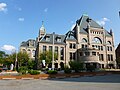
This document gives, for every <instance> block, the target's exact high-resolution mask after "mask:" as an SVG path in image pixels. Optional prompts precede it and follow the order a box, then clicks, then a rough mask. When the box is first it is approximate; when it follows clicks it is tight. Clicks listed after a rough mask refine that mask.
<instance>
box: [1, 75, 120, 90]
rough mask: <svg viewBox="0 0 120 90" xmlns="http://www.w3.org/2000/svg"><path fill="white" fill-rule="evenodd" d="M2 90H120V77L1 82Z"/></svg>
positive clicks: (106, 76)
mask: <svg viewBox="0 0 120 90" xmlns="http://www.w3.org/2000/svg"><path fill="white" fill-rule="evenodd" d="M0 90H120V75H117V74H113V75H105V76H93V77H88V76H86V77H79V78H65V79H50V80H39V79H36V80H35V79H33V80H0Z"/></svg>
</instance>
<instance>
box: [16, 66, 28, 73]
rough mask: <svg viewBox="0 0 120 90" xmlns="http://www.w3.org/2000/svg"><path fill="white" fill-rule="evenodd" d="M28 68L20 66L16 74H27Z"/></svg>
mask: <svg viewBox="0 0 120 90" xmlns="http://www.w3.org/2000/svg"><path fill="white" fill-rule="evenodd" d="M27 71H28V68H27V67H26V66H22V67H19V68H18V72H19V73H22V74H27Z"/></svg>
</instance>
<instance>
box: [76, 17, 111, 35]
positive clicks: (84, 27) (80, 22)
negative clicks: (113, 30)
mask: <svg viewBox="0 0 120 90" xmlns="http://www.w3.org/2000/svg"><path fill="white" fill-rule="evenodd" d="M87 19H91V18H90V17H88V15H82V17H81V18H80V19H79V20H77V21H76V23H77V24H78V25H80V33H84V34H88V32H87V25H88V22H87ZM89 25H90V27H94V28H103V27H102V26H100V25H99V24H98V23H97V22H95V21H94V20H93V19H91V20H90V22H89ZM105 35H106V36H111V34H110V33H109V32H108V31H106V30H105Z"/></svg>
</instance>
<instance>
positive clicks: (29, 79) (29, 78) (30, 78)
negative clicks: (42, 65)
mask: <svg viewBox="0 0 120 90" xmlns="http://www.w3.org/2000/svg"><path fill="white" fill-rule="evenodd" d="M21 79H22V80H33V79H34V78H21Z"/></svg>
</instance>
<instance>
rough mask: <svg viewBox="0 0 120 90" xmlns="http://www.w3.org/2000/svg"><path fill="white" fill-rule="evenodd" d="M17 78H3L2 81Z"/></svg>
mask: <svg viewBox="0 0 120 90" xmlns="http://www.w3.org/2000/svg"><path fill="white" fill-rule="evenodd" d="M15 79H16V78H2V80H15Z"/></svg>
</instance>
